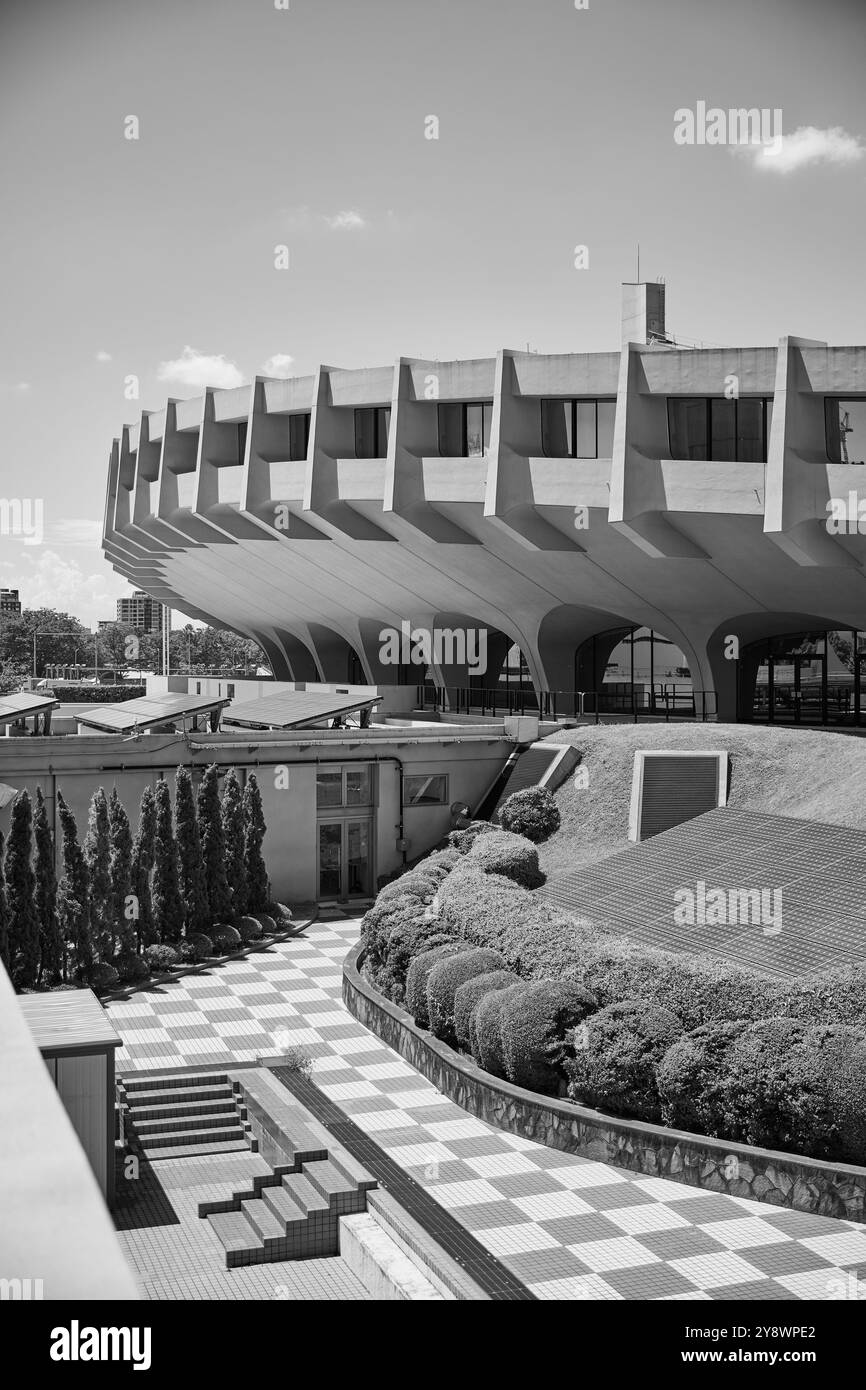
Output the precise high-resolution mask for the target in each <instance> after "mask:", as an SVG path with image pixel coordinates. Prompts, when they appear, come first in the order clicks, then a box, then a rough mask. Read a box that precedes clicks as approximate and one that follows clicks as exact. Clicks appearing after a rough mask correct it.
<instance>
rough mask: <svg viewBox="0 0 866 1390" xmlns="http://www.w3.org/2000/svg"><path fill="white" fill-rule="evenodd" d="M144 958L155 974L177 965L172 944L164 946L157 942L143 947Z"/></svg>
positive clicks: (175, 952) (175, 953)
mask: <svg viewBox="0 0 866 1390" xmlns="http://www.w3.org/2000/svg"><path fill="white" fill-rule="evenodd" d="M144 959H145V961H146V962H147V964H148V966H149V968H150V969H151V971H153V972H154V973H155V974H161V973H163V972H164V971H166V970H171V968H172V966H174V965H177V951H176V950H175V949H174V947H173V946H166V945H164V944H162V943H160V942H157V943H156V944H155V945H153V946H147V947H146V948H145V951H144Z"/></svg>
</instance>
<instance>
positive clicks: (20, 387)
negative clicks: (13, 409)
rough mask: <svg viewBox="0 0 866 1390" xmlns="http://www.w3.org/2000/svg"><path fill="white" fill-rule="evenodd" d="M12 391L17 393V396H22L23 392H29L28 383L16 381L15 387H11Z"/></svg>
mask: <svg viewBox="0 0 866 1390" xmlns="http://www.w3.org/2000/svg"><path fill="white" fill-rule="evenodd" d="M12 390H13V391H17V392H18V394H19V395H21V396H23V395H24V392H25V391H29V390H30V382H29V381H16V383H15V385H14V386H13V387H12Z"/></svg>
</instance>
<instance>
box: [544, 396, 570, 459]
mask: <svg viewBox="0 0 866 1390" xmlns="http://www.w3.org/2000/svg"><path fill="white" fill-rule="evenodd" d="M573 413H574V402H573V401H555V400H543V401H542V402H541V448H542V450H543V452H544V453H545V454H547V456H548V458H552V459H567V458H571V456H572V453H573V447H572V445H573V438H574V436H573V431H572V425H573V418H572V417H573Z"/></svg>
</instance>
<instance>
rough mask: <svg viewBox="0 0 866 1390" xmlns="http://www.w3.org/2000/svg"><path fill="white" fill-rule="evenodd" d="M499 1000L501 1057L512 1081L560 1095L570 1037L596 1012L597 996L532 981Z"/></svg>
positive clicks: (571, 987)
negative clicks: (570, 1034)
mask: <svg viewBox="0 0 866 1390" xmlns="http://www.w3.org/2000/svg"><path fill="white" fill-rule="evenodd" d="M501 999H502V1004H501V1016H500V1031H501V1036H502V1055H503V1059H504V1062H505V1073H506V1075H507V1077H508V1080H509V1081H511V1082H513V1083H514V1085H515V1086H525V1087H526V1088H527V1089H528V1090H531V1091H542V1092H543V1093H544V1094H545V1095H557V1094H558V1092H559V1087H560V1081H561V1080H562V1078H563V1070H562V1066H563V1062H564V1061H565V1059H566V1057H567V1056H568V1055H569V1054H570V1052H571V1050H572V1047H571V1043H570V1041H569V1038H568V1034H569V1033H570V1032H571V1030H572V1029H574V1028H575V1027H577V1026H578V1025H579V1024H580V1023H582V1022H583V1020H584V1019H585V1018H586V1017H587V1015H588V1014H590V1013H592V1011H593V1010H594V1009H595V1008H596V1001H595V998H594V996H593V995H592V994H590V992H589V990H587V989H584V988H583V987H582V986H581V985H575V984H571V983H569V982H567V981H560V980H530V981H527V982H526V983H525V984H524V986H523V988H522V989H521V991H520V992H519V993H515V994H512V993H511V992H510V991H508V990H503V992H502V995H501ZM484 1002H485V1001H484V1000H482V1001H481V1004H482V1005H483V1004H484ZM480 1007H481V1005H479V1008H480Z"/></svg>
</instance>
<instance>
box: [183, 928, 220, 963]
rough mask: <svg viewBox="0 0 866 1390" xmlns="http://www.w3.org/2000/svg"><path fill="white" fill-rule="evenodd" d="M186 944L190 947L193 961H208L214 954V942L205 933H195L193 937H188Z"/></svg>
mask: <svg viewBox="0 0 866 1390" xmlns="http://www.w3.org/2000/svg"><path fill="white" fill-rule="evenodd" d="M185 944H186V945H187V946H188V948H189V951H190V954H191V956H192V959H193V960H207V959H208V957H209V956H212V955H213V953H214V944H213V941H212V940H211V938H210V937H209V936H207V935H206V934H205V932H203V931H199V932H194V933H193V935H192V936H188V937H187V939H186V943H185Z"/></svg>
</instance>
